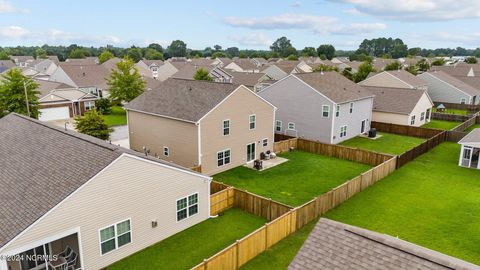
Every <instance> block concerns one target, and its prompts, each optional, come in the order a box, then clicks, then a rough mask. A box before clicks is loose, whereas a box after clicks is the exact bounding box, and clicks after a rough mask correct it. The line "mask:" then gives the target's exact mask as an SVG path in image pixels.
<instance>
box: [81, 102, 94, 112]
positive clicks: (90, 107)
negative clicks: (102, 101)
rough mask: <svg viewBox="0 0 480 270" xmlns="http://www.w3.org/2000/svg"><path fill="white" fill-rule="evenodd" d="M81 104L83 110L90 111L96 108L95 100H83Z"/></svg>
mask: <svg viewBox="0 0 480 270" xmlns="http://www.w3.org/2000/svg"><path fill="white" fill-rule="evenodd" d="M92 103H93V106H90V104H92ZM87 104H89V109H87ZM83 105H84V108H85V111H90V110H93V109H95V108H96V104H95V101H85V102H84V103H83Z"/></svg>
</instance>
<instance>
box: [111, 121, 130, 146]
mask: <svg viewBox="0 0 480 270" xmlns="http://www.w3.org/2000/svg"><path fill="white" fill-rule="evenodd" d="M110 140H111V141H112V144H117V145H120V146H121V147H124V148H128V149H129V148H130V144H129V140H128V126H127V125H124V126H116V127H113V131H112V133H110Z"/></svg>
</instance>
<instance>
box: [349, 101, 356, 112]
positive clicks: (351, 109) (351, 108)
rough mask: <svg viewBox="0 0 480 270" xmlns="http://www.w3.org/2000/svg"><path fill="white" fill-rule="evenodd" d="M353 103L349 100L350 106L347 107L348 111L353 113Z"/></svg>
mask: <svg viewBox="0 0 480 270" xmlns="http://www.w3.org/2000/svg"><path fill="white" fill-rule="evenodd" d="M354 107H355V105H354V103H353V102H350V108H349V112H350V113H353V109H354Z"/></svg>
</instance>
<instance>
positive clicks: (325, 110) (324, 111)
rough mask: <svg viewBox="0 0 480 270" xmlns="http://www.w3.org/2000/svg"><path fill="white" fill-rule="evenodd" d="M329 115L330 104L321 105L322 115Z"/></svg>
mask: <svg viewBox="0 0 480 270" xmlns="http://www.w3.org/2000/svg"><path fill="white" fill-rule="evenodd" d="M329 115H330V106H329V105H323V106H322V116H323V117H328V116H329Z"/></svg>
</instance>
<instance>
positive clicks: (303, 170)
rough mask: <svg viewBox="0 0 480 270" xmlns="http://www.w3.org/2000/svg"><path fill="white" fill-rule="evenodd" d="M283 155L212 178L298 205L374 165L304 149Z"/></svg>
mask: <svg viewBox="0 0 480 270" xmlns="http://www.w3.org/2000/svg"><path fill="white" fill-rule="evenodd" d="M280 156H281V157H284V158H287V159H288V160H289V161H287V162H285V163H283V164H280V165H277V166H275V167H273V168H270V169H267V170H264V171H261V172H258V171H255V170H253V169H249V168H246V167H243V166H240V167H237V168H234V169H231V170H228V171H226V172H223V173H220V174H217V175H215V176H214V177H213V178H214V180H216V181H219V182H224V183H226V184H228V185H232V186H234V187H237V188H240V189H243V190H248V191H251V192H253V193H256V194H259V195H261V196H264V197H267V198H271V199H273V200H275V201H279V202H282V203H285V204H288V205H291V206H298V205H301V204H303V203H305V202H307V201H310V200H312V199H313V198H315V197H316V196H318V195H321V194H323V193H325V192H327V191H329V190H331V189H333V188H334V187H337V186H339V185H341V184H342V183H344V182H346V181H348V180H350V179H352V178H354V177H355V176H357V175H360V174H361V173H362V172H365V171H367V170H369V169H370V168H371V167H370V166H368V165H365V164H360V163H355V162H351V161H347V160H342V159H337V158H332V157H326V156H321V155H317V154H313V153H308V152H303V151H295V152H289V153H284V154H282V155H280Z"/></svg>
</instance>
